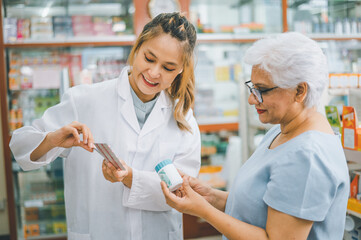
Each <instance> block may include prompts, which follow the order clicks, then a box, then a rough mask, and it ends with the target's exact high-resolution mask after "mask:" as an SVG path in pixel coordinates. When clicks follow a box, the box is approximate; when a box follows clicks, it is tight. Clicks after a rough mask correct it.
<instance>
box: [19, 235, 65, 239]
mask: <svg viewBox="0 0 361 240" xmlns="http://www.w3.org/2000/svg"><path fill="white" fill-rule="evenodd" d="M26 239H27V240H66V239H67V237H66V234H45V235H39V236H28V237H27V238H26Z"/></svg>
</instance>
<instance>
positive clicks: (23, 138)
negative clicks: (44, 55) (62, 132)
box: [10, 68, 200, 240]
mask: <svg viewBox="0 0 361 240" xmlns="http://www.w3.org/2000/svg"><path fill="white" fill-rule="evenodd" d="M128 70H129V68H126V69H124V70H123V72H122V73H121V75H120V77H119V78H118V79H115V80H110V81H106V82H102V83H98V84H93V85H81V86H76V87H73V88H71V89H70V90H69V91H68V92H66V93H65V94H64V96H63V97H62V101H61V103H60V104H58V105H56V106H54V107H51V108H49V109H48V110H47V111H46V112H45V113H44V115H43V117H42V118H41V119H38V120H35V121H34V123H33V125H32V126H26V127H23V128H20V129H18V130H16V131H14V133H13V136H12V138H11V142H10V148H11V150H12V152H13V154H14V156H15V159H16V160H17V162H18V163H19V165H20V166H21V167H22V168H23V169H24V170H32V169H37V168H40V167H41V166H44V165H46V164H49V163H50V162H52V161H53V160H54V159H55V158H56V157H58V156H64V157H66V160H65V169H64V185H65V186H64V194H65V206H66V217H67V225H68V239H69V240H89V239H92V240H104V239H106V240H119V239H125V240H144V239H154V240H165V239H182V238H183V234H182V216H181V214H180V213H179V212H177V211H175V210H174V209H171V208H170V207H169V206H168V205H167V204H166V203H165V198H164V196H163V193H162V191H161V188H160V178H159V177H158V175H157V173H156V172H155V170H154V167H155V166H156V165H157V163H159V162H160V161H162V160H165V159H171V160H172V161H173V162H174V164H175V166H176V167H177V168H178V169H181V170H182V171H184V172H185V173H187V174H188V175H191V176H197V174H198V171H199V168H200V133H199V128H198V125H197V123H196V121H195V119H194V117H193V115H192V111H191V110H190V111H189V112H188V114H187V115H186V120H187V121H188V123H189V124H190V126H191V127H192V131H193V134H191V133H189V132H188V131H181V130H179V128H178V126H177V124H176V121H175V120H174V118H173V107H172V103H171V101H170V99H169V97H168V96H167V95H166V94H165V93H164V92H161V93H160V96H159V98H158V100H157V102H156V104H155V106H154V108H153V110H152V112H151V114H150V115H149V117H148V119H147V121H146V122H145V124H144V126H143V128H142V129H140V127H139V124H138V120H137V117H136V114H135V110H134V106H133V99H132V96H131V92H130V84H129V80H128ZM72 121H79V122H81V123H84V124H86V125H87V126H88V127H89V128H90V130H91V131H92V133H93V136H94V141H95V142H102V143H108V144H109V145H110V146H111V147H112V149H113V150H114V152H115V154H116V155H117V156H119V157H120V158H121V159H123V160H124V161H125V162H126V163H127V165H129V166H131V167H132V168H133V183H132V187H131V189H129V188H128V187H125V186H124V185H123V183H120V182H118V183H111V182H109V181H107V180H105V178H104V176H103V173H102V167H101V166H102V161H103V158H102V157H101V156H100V155H99V154H98V153H97V152H96V151H94V152H93V153H90V152H88V151H86V150H84V149H82V148H80V147H73V148H71V149H64V148H55V149H52V150H51V151H49V152H48V153H47V154H46V155H44V156H43V157H42V158H41V159H39V160H38V161H36V162H32V161H30V153H31V152H32V151H33V150H34V149H35V148H36V147H37V146H38V145H39V144H40V143H41V142H42V141H43V139H44V138H45V136H46V134H47V133H48V132H50V131H54V130H56V129H59V128H60V127H62V126H64V125H67V124H69V123H71V122H72Z"/></svg>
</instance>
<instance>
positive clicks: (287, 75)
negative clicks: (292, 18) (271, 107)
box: [244, 32, 328, 107]
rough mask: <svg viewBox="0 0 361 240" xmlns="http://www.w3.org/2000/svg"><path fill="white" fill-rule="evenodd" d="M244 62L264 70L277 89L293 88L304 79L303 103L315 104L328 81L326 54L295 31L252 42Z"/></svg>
mask: <svg viewBox="0 0 361 240" xmlns="http://www.w3.org/2000/svg"><path fill="white" fill-rule="evenodd" d="M244 62H245V63H247V64H250V65H252V66H256V65H257V66H258V67H260V68H261V69H263V70H265V71H266V72H268V73H269V74H270V76H271V78H272V79H271V80H272V81H273V83H274V84H275V85H276V86H279V87H281V88H288V89H295V88H296V87H297V85H298V84H299V83H301V82H306V83H307V85H308V92H307V95H306V98H305V102H304V104H305V106H306V107H313V106H316V105H317V104H318V103H319V102H320V99H321V95H322V92H323V91H324V89H325V87H326V86H327V83H328V68H327V60H326V56H325V55H324V54H323V52H322V50H321V48H320V47H319V45H318V44H317V43H316V42H315V41H314V40H312V39H310V38H308V37H306V36H304V35H302V34H300V33H296V32H287V33H281V34H278V35H276V36H273V37H269V38H265V39H261V40H258V41H257V42H255V43H254V44H253V45H252V46H251V47H250V48H249V49H248V50H247V51H246V53H245V56H244Z"/></svg>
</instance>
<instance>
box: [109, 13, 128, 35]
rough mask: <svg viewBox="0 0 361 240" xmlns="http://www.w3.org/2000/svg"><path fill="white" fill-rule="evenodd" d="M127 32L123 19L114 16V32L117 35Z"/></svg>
mask: <svg viewBox="0 0 361 240" xmlns="http://www.w3.org/2000/svg"><path fill="white" fill-rule="evenodd" d="M126 30H127V25H126V23H125V21H124V20H123V18H121V17H118V16H114V17H112V31H113V32H114V33H115V34H116V35H121V34H124V32H125V31H126Z"/></svg>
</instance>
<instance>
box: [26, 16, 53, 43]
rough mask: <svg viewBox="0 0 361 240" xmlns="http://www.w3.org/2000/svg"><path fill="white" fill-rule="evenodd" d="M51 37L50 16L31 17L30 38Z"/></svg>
mask: <svg viewBox="0 0 361 240" xmlns="http://www.w3.org/2000/svg"><path fill="white" fill-rule="evenodd" d="M52 37H53V24H52V19H51V17H32V18H31V38H32V39H44V38H52Z"/></svg>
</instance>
